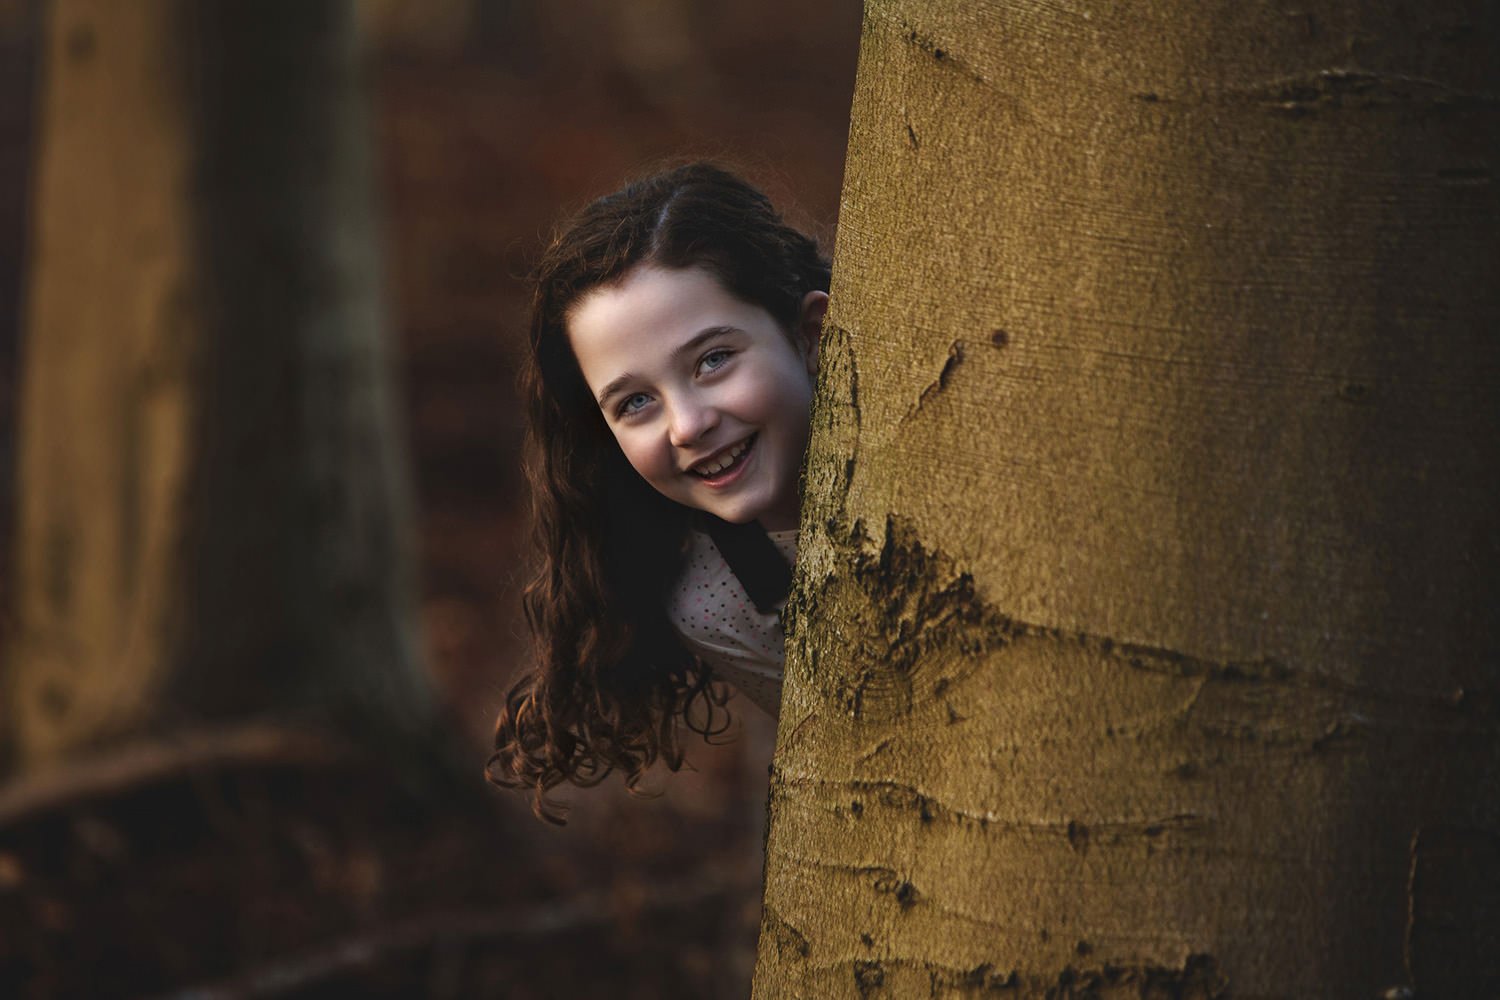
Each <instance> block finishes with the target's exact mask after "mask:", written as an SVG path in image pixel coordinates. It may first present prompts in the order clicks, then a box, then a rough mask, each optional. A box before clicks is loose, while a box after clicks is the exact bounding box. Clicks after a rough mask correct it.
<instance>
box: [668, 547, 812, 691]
mask: <svg viewBox="0 0 1500 1000" xmlns="http://www.w3.org/2000/svg"><path fill="white" fill-rule="evenodd" d="M769 535H770V537H771V541H772V542H774V543H775V544H776V547H777V548H778V549H780V550H781V553H782V555H784V556H786V558H787V561H788V562H794V561H795V560H796V558H797V532H796V530H795V529H793V530H791V531H772V532H769ZM691 536H692V537H691V538H690V539H689V544H688V553H687V563H686V566H685V567H684V569H683V573H682V577H681V578H680V579H679V580H678V581H677V587H676V589H675V590H674V591H673V593H672V596H671V598H670V600H669V601H668V607H667V611H668V614H669V615H670V617H671V619H672V624H673V625H674V626H676V628H677V632H678V634H679V635H680V636H681V637H682V640H683V644H684V645H685V646H686V647H687V649H688V651H689V652H691V653H692V654H693V655H694V656H697V657H698V658H699V659H701V660H703V661H704V662H705V663H707V664H708V665H709V666H710V667H712V668H713V670H714V674H715V675H716V676H717V677H719V678H721V679H723V680H726V681H728V682H729V683H731V684H733V685H734V686H735V687H736V688H737V689H739V691H740V693H741V694H743V695H744V696H745V697H747V698H749V699H750V700H751V701H752V702H754V703H755V704H756V705H758V706H760V707H761V708H763V709H765V710H766V711H767V712H769V713H770V714H772V715H775V714H776V712H777V709H778V708H779V707H780V705H781V674H782V663H783V660H784V657H785V650H784V647H785V644H786V637H785V636H784V635H783V634H782V631H781V616H780V614H761V613H760V611H758V610H757V609H756V607H755V602H753V601H752V600H750V595H749V594H747V593H745V588H744V587H743V586H741V585H740V581H739V578H738V577H736V576H735V575H734V572H733V571H732V570H731V569H730V568H729V564H728V563H726V562H725V561H724V557H723V556H722V555H720V554H719V550H718V548H717V547H716V546H715V545H714V543H713V539H711V538H709V537H708V535H706V534H704V533H702V532H699V531H694V532H691ZM778 610H779V609H778Z"/></svg>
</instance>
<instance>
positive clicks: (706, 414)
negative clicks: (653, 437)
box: [667, 399, 719, 448]
mask: <svg viewBox="0 0 1500 1000" xmlns="http://www.w3.org/2000/svg"><path fill="white" fill-rule="evenodd" d="M718 423H719V411H718V410H717V409H715V408H714V407H712V406H707V405H704V403H703V402H702V401H700V400H696V399H684V400H678V401H676V402H674V403H673V404H672V407H671V419H670V422H669V423H668V425H667V439H668V440H669V441H671V442H672V447H674V448H686V447H688V446H689V445H692V444H694V443H696V442H697V441H699V440H701V439H702V437H703V435H705V434H707V433H708V432H709V431H711V430H713V429H714V428H715V427H716V426H718Z"/></svg>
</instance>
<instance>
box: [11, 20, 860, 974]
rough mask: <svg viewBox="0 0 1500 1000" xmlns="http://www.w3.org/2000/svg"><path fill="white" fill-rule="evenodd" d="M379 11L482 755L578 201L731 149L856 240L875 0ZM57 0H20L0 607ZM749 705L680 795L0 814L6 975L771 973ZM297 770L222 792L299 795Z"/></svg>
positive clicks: (790, 202) (454, 632)
mask: <svg viewBox="0 0 1500 1000" xmlns="http://www.w3.org/2000/svg"><path fill="white" fill-rule="evenodd" d="M361 14H362V16H363V18H364V29H365V34H366V38H367V44H368V59H369V70H370V72H369V81H370V86H371V94H372V98H373V106H374V110H375V122H376V142H377V143H378V147H379V157H378V159H379V164H380V169H381V190H382V197H383V212H384V229H385V234H386V262H387V263H386V266H387V270H388V274H389V281H388V289H389V295H388V298H389V302H390V305H391V315H392V316H393V319H394V324H393V325H394V327H395V331H396V334H397V338H398V349H399V358H400V371H399V372H398V379H399V381H400V384H401V387H402V392H403V398H404V400H405V404H406V406H405V412H404V418H405V422H406V429H407V433H408V434H409V438H410V447H409V453H410V455H411V462H412V474H413V476H414V477H415V485H416V494H417V499H418V524H417V526H416V528H417V531H418V535H419V539H420V553H421V554H420V564H419V571H420V600H421V603H420V612H421V624H422V628H423V633H424V642H425V654H426V664H427V667H428V669H429V670H430V672H431V674H432V676H433V677H434V679H435V681H436V682H437V684H438V686H439V689H440V691H441V694H442V697H443V698H444V699H445V700H446V702H447V703H448V706H449V707H450V708H451V710H452V714H453V717H454V718H455V719H456V720H458V723H457V724H458V725H459V726H460V727H461V728H462V729H463V730H464V736H465V738H466V739H468V741H469V742H470V743H471V744H472V746H473V757H474V765H475V766H474V768H473V773H474V775H475V781H476V782H477V781H478V780H479V779H478V775H479V770H480V767H479V765H480V764H481V762H482V760H483V757H484V755H485V748H486V744H487V741H488V737H489V730H490V726H491V723H492V721H493V718H494V715H495V712H496V710H497V707H498V705H499V703H500V700H501V697H502V695H503V692H504V690H505V689H506V687H507V686H508V684H509V682H510V680H511V678H512V676H513V674H514V673H515V671H516V670H517V669H518V668H520V667H521V666H523V665H524V662H525V657H526V637H525V634H524V626H523V623H522V621H521V618H520V615H519V604H518V591H519V586H520V585H521V583H522V582H523V579H524V576H525V570H524V565H523V558H524V539H523V532H524V519H525V498H524V496H523V495H522V492H521V489H522V483H521V479H520V475H519V469H518V456H519V445H520V438H521V433H522V426H521V412H520V407H519V405H518V401H517V396H516V392H515V390H514V388H513V380H514V371H515V359H516V355H517V351H518V349H519V347H518V345H519V344H520V339H521V336H522V331H523V329H524V323H525V315H524V301H525V295H526V288H525V282H524V275H525V273H526V271H527V268H528V267H529V264H530V262H531V260H532V259H533V258H534V256H535V254H536V253H537V252H538V250H539V248H540V246H541V244H542V242H543V240H544V239H545V237H546V234H547V232H548V231H549V228H550V226H551V225H552V224H553V222H554V221H556V220H557V219H558V218H559V217H560V216H561V215H562V214H563V213H565V212H566V211H567V210H569V209H571V208H574V207H577V206H578V205H580V204H581V203H582V202H583V201H585V200H587V199H588V198H590V197H593V196H595V195H597V194H600V193H603V192H605V191H607V190H610V189H612V188H614V187H616V186H617V185H618V184H619V183H620V181H621V180H622V179H623V178H625V177H626V176H628V175H630V174H632V173H637V172H640V171H641V170H642V169H644V168H649V167H650V166H651V165H652V164H654V163H658V162H661V161H662V160H664V159H667V158H681V157H688V156H709V157H713V158H718V159H721V160H723V161H726V162H728V163H730V164H732V165H735V166H737V167H738V168H740V169H741V170H742V171H743V172H745V173H746V174H748V175H749V176H750V177H751V178H752V179H754V180H756V181H757V182H759V183H760V184H761V185H762V186H763V187H764V188H765V189H766V190H767V191H768V192H769V193H770V194H771V195H772V197H773V199H774V200H776V201H777V203H778V204H779V205H780V206H781V207H782V208H783V210H784V211H785V212H786V213H787V214H788V215H789V217H790V218H791V219H792V220H793V221H794V222H796V223H798V224H800V225H802V226H803V227H805V228H807V229H809V230H811V231H813V232H815V233H817V234H818V235H819V236H820V237H821V238H822V239H823V240H824V242H825V246H826V247H828V248H830V249H831V243H832V233H833V227H834V223H835V221H836V213H837V204H838V190H839V183H840V177H841V173H842V167H843V153H844V143H845V138H846V130H847V122H848V107H849V99H850V93H851V90H852V86H853V76H854V65H855V58H856V51H857V44H858V35H859V17H860V13H859V4H858V3H857V2H855V0H838V2H834V3H821V4H805V3H794V2H790V0H762V2H760V3H755V4H751V3H746V2H730V0H719V2H711V0H702V2H693V0H639V2H634V3H628V4H621V3H609V2H604V0H565V2H552V3H541V2H537V0H362V3H361ZM44 19H45V10H44V5H42V4H40V3H37V2H23V0H0V608H8V607H9V600H8V598H9V594H10V590H11V573H10V569H11V552H12V551H13V544H12V543H13V541H14V539H13V536H12V532H13V531H14V523H15V516H14V515H15V503H14V496H15V492H16V489H17V483H16V482H15V471H14V470H15V420H16V398H17V383H18V379H19V378H20V370H19V367H18V365H19V359H18V352H19V351H20V350H22V349H23V344H24V331H23V330H22V329H21V317H22V315H23V309H22V306H23V300H24V277H25V273H26V246H27V225H28V221H27V220H28V212H27V191H28V177H29V171H30V170H31V168H32V163H33V161H32V152H33V127H34V122H35V110H34V109H35V102H36V100H37V96H38V94H37V88H38V87H39V85H40V83H39V81H40V80H41V79H42V78H43V77H42V75H41V69H42V68H41V67H40V65H39V57H38V53H39V51H40V49H39V41H40V33H41V32H42V30H43V27H44ZM6 620H7V619H5V618H0V627H3V626H4V623H5V622H6ZM0 638H3V636H0ZM732 707H734V708H736V709H737V712H736V717H737V722H736V725H735V728H734V731H733V734H732V736H733V738H732V740H731V741H730V742H729V743H728V744H727V745H725V746H722V747H717V748H705V747H704V746H702V745H701V743H699V742H698V741H696V739H695V740H694V741H693V743H692V744H690V762H691V764H692V765H693V769H692V770H690V771H687V772H683V773H680V774H677V775H671V776H666V775H662V776H659V779H658V780H657V781H656V782H655V784H654V786H653V787H654V788H655V789H657V790H659V791H660V793H661V794H660V795H659V796H657V797H653V798H646V799H641V798H634V799H632V798H629V797H627V796H625V795H624V794H623V792H622V791H621V790H620V789H619V788H618V782H612V783H609V784H607V785H606V786H605V787H603V788H599V789H594V790H591V791H586V792H573V793H570V794H569V795H568V799H569V801H570V802H571V803H572V804H573V806H574V808H573V812H572V818H571V822H570V825H569V826H568V827H566V828H565V829H562V830H554V829H551V828H548V827H543V826H542V825H541V824H539V823H538V822H536V821H535V820H534V819H532V818H531V817H530V814H529V812H527V811H526V809H525V804H524V802H523V801H521V800H520V798H519V797H518V796H514V795H508V794H504V793H500V792H494V793H493V794H492V795H490V797H489V799H490V801H491V803H492V809H491V813H492V814H486V815H484V816H481V817H478V818H476V817H474V816H473V815H470V814H468V813H465V815H464V817H463V818H462V819H459V818H455V817H450V816H444V815H441V814H440V813H439V814H427V815H420V816H411V815H403V816H400V817H399V818H396V817H393V819H392V822H391V825H390V827H389V828H388V829H385V828H370V827H362V828H359V829H345V830H340V831H338V832H337V833H329V832H328V829H327V828H326V827H320V826H318V825H317V824H312V825H310V826H309V827H308V828H307V829H301V830H300V832H298V831H297V830H290V832H289V830H288V829H284V828H283V827H284V826H285V824H282V825H280V826H278V825H277V821H276V820H275V819H274V817H273V818H272V819H271V820H267V821H266V822H267V828H266V831H265V834H264V836H263V837H262V838H261V839H260V840H259V841H257V840H256V838H255V836H254V833H253V830H252V831H251V832H250V833H248V834H246V833H244V832H243V829H242V832H241V834H240V837H241V841H242V842H241V843H239V845H238V846H233V845H231V846H230V847H224V846H223V845H217V846H214V845H209V846H205V843H206V842H199V841H192V842H189V841H187V840H180V841H178V842H177V843H176V845H175V846H173V841H172V840H171V838H170V837H166V836H165V835H161V836H158V835H159V834H161V831H158V830H155V829H153V827H152V819H151V816H152V815H157V814H154V813H152V812H151V811H149V810H148V811H146V812H144V813H143V812H142V811H141V809H140V808H139V803H135V804H133V805H131V806H130V807H129V809H128V810H126V807H125V806H119V811H117V812H111V811H110V810H111V808H114V807H113V806H111V805H109V804H103V805H99V804H94V805H88V804H85V805H84V806H77V805H75V806H72V807H69V808H68V809H65V810H62V811H60V812H57V813H56V814H55V815H48V816H45V817H42V818H41V819H36V820H34V821H32V822H30V825H29V826H24V825H23V826H24V828H21V827H18V828H17V829H14V830H12V831H10V833H11V836H10V839H9V840H3V839H0V994H3V995H7V996H9V995H16V996H62V995H141V994H146V995H155V994H164V995H175V994H174V991H180V990H186V989H188V988H190V987H194V986H203V985H205V984H207V985H214V984H217V985H216V986H215V988H217V989H220V991H221V992H219V993H214V992H212V991H211V990H210V991H209V992H208V993H206V994H203V995H246V996H249V995H255V996H283V995H285V996H292V995H298V996H302V995H306V996H322V995H346V994H347V995H360V996H364V995H391V996H401V995H459V994H461V993H462V994H464V995H472V994H475V993H477V994H478V995H496V996H498V995H509V996H517V997H526V996H554V995H556V996H580V995H587V996H595V995H597V996H671V995H687V996H726V997H728V996H745V995H748V988H749V976H750V971H751V964H752V962H753V948H754V939H755V929H756V925H757V919H758V908H759V877H760V869H761V836H762V829H763V822H764V816H763V810H764V797H765V768H766V766H767V763H768V761H769V757H770V748H771V740H772V736H773V724H772V722H771V721H770V720H768V719H766V718H765V717H764V716H762V715H761V714H760V713H758V711H757V710H756V709H755V708H754V707H753V706H750V705H749V704H748V703H744V704H742V705H741V704H732ZM279 780H281V779H280V778H277V779H266V780H264V781H262V782H261V783H260V784H258V785H255V786H254V788H253V789H251V790H250V791H247V790H246V789H245V788H244V787H238V786H237V787H235V788H234V789H231V790H229V791H223V790H222V789H221V790H219V791H217V792H215V793H214V794H215V795H219V794H222V795H223V796H225V797H226V803H225V804H224V808H226V809H228V810H230V811H231V812H233V811H234V810H248V811H253V810H254V809H256V808H261V807H266V808H269V809H271V811H272V812H273V813H274V807H276V805H277V804H278V803H279V802H281V801H282V800H281V799H280V798H278V795H279V794H280V793H279V792H278V788H279V787H280V786H279V785H277V783H276V782H277V781H279ZM294 783H295V782H294ZM191 794H193V795H196V796H198V798H200V799H201V798H202V790H201V789H200V790H198V791H197V792H191ZM287 794H288V795H290V796H292V797H299V800H301V799H307V800H313V799H317V798H319V797H322V798H323V799H325V800H329V801H331V800H333V799H338V798H339V797H341V796H344V797H348V796H357V795H359V794H361V790H360V787H359V786H358V785H357V784H350V783H347V782H345V783H341V784H339V785H338V786H337V788H336V789H321V788H318V787H316V784H315V783H314V785H313V786H309V785H308V783H307V782H305V781H304V782H301V783H300V784H297V789H296V791H295V792H288V793H287ZM195 802H196V800H195ZM256 803H260V805H259V806H257V805H256ZM199 806H201V802H197V803H196V804H195V806H194V808H195V809H197V808H198V807H199ZM330 808H332V807H331V806H330ZM358 811H359V810H357V809H356V810H355V812H356V813H357V812H358ZM456 812H457V810H456ZM169 813H170V810H169V809H166V808H165V807H164V808H163V810H162V811H161V812H160V813H159V815H168V814H169ZM350 814H351V815H352V814H354V813H350ZM231 825H235V826H237V827H240V828H243V827H244V824H243V823H242V822H239V821H238V820H237V821H236V823H235V824H231ZM4 833H5V831H3V830H0V834H4ZM215 843H217V842H215ZM121 845H124V846H123V847H122V846H121ZM151 845H166V846H155V847H153V846H151ZM247 858H249V859H250V861H249V863H247V861H246V859H247ZM230 866H239V867H240V868H243V871H242V872H241V873H239V874H230V873H228V871H227V869H228V867H230ZM237 871H238V868H237ZM217 910H226V911H230V912H229V913H228V914H227V915H223V914H221V915H220V916H219V917H211V916H210V914H212V913H214V912H215V911H217ZM194 915H197V919H196V920H195V919H194ZM185 922H186V923H196V924H198V925H199V926H196V927H192V928H186V927H184V926H183V925H184V923H185ZM220 924H222V925H223V929H222V933H218V934H217V935H215V934H214V933H212V932H210V930H207V929H205V928H209V927H214V926H218V925H220ZM195 935H197V936H196V937H195ZM174 937H175V938H176V939H177V940H178V944H177V946H176V948H175V950H174V948H173V947H171V946H170V945H169V939H172V938H174ZM194 942H196V943H194ZM361 949H363V950H361ZM278 977H279V978H278ZM85 984H87V985H85Z"/></svg>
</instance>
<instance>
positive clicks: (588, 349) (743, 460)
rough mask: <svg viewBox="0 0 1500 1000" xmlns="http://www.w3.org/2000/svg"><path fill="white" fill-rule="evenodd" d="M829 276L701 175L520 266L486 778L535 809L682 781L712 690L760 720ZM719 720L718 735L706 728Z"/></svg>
mask: <svg viewBox="0 0 1500 1000" xmlns="http://www.w3.org/2000/svg"><path fill="white" fill-rule="evenodd" d="M828 279H829V265H828V261H827V260H826V259H825V258H824V257H823V256H822V255H821V254H820V253H819V251H818V247H817V244H816V243H815V242H814V241H813V240H812V239H810V238H809V237H807V236H804V235H803V234H801V233H799V232H797V231H796V230H794V229H791V228H790V227H788V226H787V225H785V224H784V223H783V222H782V221H781V218H780V216H779V215H778V214H777V213H776V211H775V209H774V208H773V207H772V206H771V204H770V202H769V201H768V200H767V199H766V198H765V196H764V195H762V194H761V193H760V192H759V191H757V190H756V189H754V188H753V187H751V186H750V185H748V184H746V183H745V182H744V181H742V180H740V179H739V178H737V177H735V176H734V175H732V174H730V173H727V172H725V171H724V170H721V169H719V168H717V167H714V166H711V165H709V164H704V163H694V164H688V165H686V166H683V167H679V168H677V169H674V170H669V171H666V172H664V173H661V174H657V175H655V176H652V177H648V178H646V179H645V180H642V181H640V182H638V183H635V184H632V185H630V186H629V187H626V188H625V189H623V190H621V191H619V192H616V193H615V194H612V195H608V196H606V197H604V198H601V199H599V200H598V201H595V202H594V203H592V204H590V205H589V206H587V207H586V208H585V209H584V210H583V211H582V212H581V213H580V214H579V215H578V216H577V217H575V218H574V219H573V220H572V221H571V222H570V223H569V224H568V225H567V226H566V227H565V228H564V229H563V231H562V232H561V234H560V235H558V236H557V237H555V238H554V239H553V241H552V244H551V246H550V247H549V248H548V249H547V251H546V253H545V254H544V255H543V257H542V260H541V262H540V264H539V265H538V268H537V272H536V278H535V280H536V289H535V294H534V297H533V300H532V315H531V336H530V354H529V356H528V358H527V363H526V368H525V370H524V372H523V377H522V386H523V393H524V395H525V397H526V404H527V407H528V412H529V415H530V428H529V432H528V437H527V446H528V452H529V462H528V474H529V476H530V479H531V483H532V488H533V493H534V505H535V519H536V527H537V540H538V543H539V545H540V549H541V566H540V571H539V573H538V574H537V576H536V578H535V579H534V581H533V582H532V583H531V585H530V586H529V587H528V588H527V591H526V596H525V604H526V613H527V618H528V621H529V622H530V625H531V630H532V633H533V636H534V639H535V648H536V653H537V659H538V663H537V666H536V669H535V670H534V672H532V673H531V674H529V675H527V676H526V677H524V678H522V679H521V681H520V682H519V683H517V684H516V685H515V686H514V687H513V688H512V689H511V691H510V693H509V695H508V697H507V699H506V704H505V707H504V709H503V710H502V711H501V713H500V718H499V721H498V722H497V724H496V733H495V752H494V754H493V756H491V758H490V761H489V772H488V773H489V776H490V780H492V781H494V782H495V783H497V784H500V785H505V786H510V787H521V788H527V789H530V790H531V791H532V793H533V796H534V798H533V802H534V808H535V809H536V812H537V814H538V815H540V816H542V817H544V818H547V819H551V820H554V821H557V822H560V821H561V820H560V817H558V816H557V814H556V813H555V812H554V811H553V810H551V809H550V808H549V805H548V803H547V801H546V799H545V795H546V793H547V791H548V790H549V789H551V788H553V787H555V786H556V785H558V784H560V783H562V782H564V781H570V782H573V783H574V784H578V785H592V784H596V783H598V782H599V781H601V780H602V779H603V778H604V777H605V776H606V775H608V774H609V772H610V771H612V770H614V769H616V768H618V769H619V770H620V771H621V772H622V773H623V775H624V778H625V783H626V786H627V787H629V788H632V789H634V788H635V787H636V785H637V784H638V782H639V781H640V779H641V777H642V776H643V775H644V773H645V772H646V770H647V769H648V768H649V767H650V766H651V765H652V764H653V763H655V762H656V761H657V760H658V759H660V760H663V761H665V762H666V763H667V765H668V766H669V767H671V768H672V769H673V770H676V769H677V768H678V767H680V766H681V764H682V750H681V747H680V746H679V744H678V737H677V733H678V730H677V722H678V720H679V718H680V719H682V720H683V721H684V722H685V723H686V724H687V725H688V727H689V728H691V729H693V730H695V731H696V732H699V733H701V734H702V735H703V736H704V737H706V738H707V737H711V736H713V735H716V734H718V733H721V732H723V731H724V728H725V727H726V726H727V724H728V723H727V713H724V712H723V705H724V702H725V700H726V698H727V697H728V695H727V693H726V692H725V691H724V690H723V689H722V688H721V687H719V686H718V685H713V686H711V684H712V682H715V681H720V680H725V681H728V682H730V683H732V684H733V685H735V686H736V687H737V688H739V689H740V690H741V691H742V692H743V693H744V694H745V695H746V696H747V697H749V698H750V699H751V700H752V701H754V702H755V703H756V704H758V705H760V706H761V707H763V708H765V709H766V710H767V711H769V712H771V713H773V714H774V713H775V712H776V707H777V704H778V703H779V700H780V687H781V660H782V642H783V640H782V634H781V626H780V622H779V620H778V611H779V609H780V606H781V604H782V603H784V601H785V597H786V586H787V584H788V583H789V581H790V578H791V571H790V563H791V560H792V558H793V557H794V555H795V546H796V528H797V517H798V512H799V509H800V506H801V498H800V495H799V492H798V479H799V473H800V469H801V463H802V454H803V450H804V448H805V446H806V443H807V433H808V408H809V405H810V403H811V400H812V391H813V378H814V373H815V371H816V367H817V359H818V334H819V331H820V329H821V327H822V321H823V315H824V312H825V310H826V308H827V304H828ZM721 716H722V717H721Z"/></svg>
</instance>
